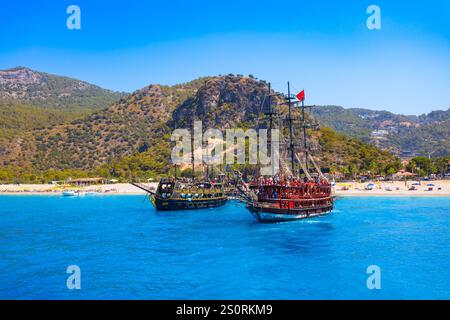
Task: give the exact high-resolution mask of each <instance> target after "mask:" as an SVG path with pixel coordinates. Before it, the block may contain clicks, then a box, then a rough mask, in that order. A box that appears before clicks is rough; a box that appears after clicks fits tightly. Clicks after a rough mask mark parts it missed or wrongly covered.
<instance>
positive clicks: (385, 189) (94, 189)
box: [0, 180, 450, 197]
mask: <svg viewBox="0 0 450 320" xmlns="http://www.w3.org/2000/svg"><path fill="white" fill-rule="evenodd" d="M428 184H433V186H432V189H433V190H432V191H428V188H430V186H427V185H428ZM412 185H414V186H415V187H416V189H417V190H414V191H409V190H408V189H409V188H410V187H411V186H412ZM148 186H149V187H153V188H155V189H156V187H157V183H150V184H148ZM366 186H367V183H359V182H339V183H336V186H335V187H334V189H335V193H334V194H335V196H337V197H450V180H440V181H431V182H422V183H421V185H417V183H416V182H415V181H408V182H407V183H405V182H404V181H402V182H400V181H395V182H376V183H374V187H373V190H365V189H366ZM438 189H440V190H438ZM64 190H78V191H80V192H83V193H85V192H89V193H90V194H88V195H83V196H108V195H145V194H146V192H145V191H143V190H141V189H139V188H137V187H135V186H133V185H131V184H129V183H116V184H104V185H93V186H85V187H74V186H57V185H51V184H23V185H12V184H7V185H0V196H1V195H17V196H20V195H48V196H62V193H63V191H64Z"/></svg>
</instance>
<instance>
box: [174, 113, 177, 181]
mask: <svg viewBox="0 0 450 320" xmlns="http://www.w3.org/2000/svg"><path fill="white" fill-rule="evenodd" d="M174 127H175V130H177V120H176V119H175V124H174ZM175 143H176V142H175ZM174 166H175V167H174V169H175V181H177V164H176V163H174Z"/></svg>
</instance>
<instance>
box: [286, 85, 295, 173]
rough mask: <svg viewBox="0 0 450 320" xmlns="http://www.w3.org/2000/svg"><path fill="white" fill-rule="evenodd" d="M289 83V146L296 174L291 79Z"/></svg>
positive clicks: (292, 166) (292, 165)
mask: <svg viewBox="0 0 450 320" xmlns="http://www.w3.org/2000/svg"><path fill="white" fill-rule="evenodd" d="M287 85H288V95H287V97H286V99H287V101H288V107H289V119H288V121H289V148H290V149H291V170H292V174H294V171H295V170H294V157H295V150H294V140H293V138H292V115H291V100H292V96H291V87H290V84H289V81H288V83H287Z"/></svg>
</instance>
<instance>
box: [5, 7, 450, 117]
mask: <svg viewBox="0 0 450 320" xmlns="http://www.w3.org/2000/svg"><path fill="white" fill-rule="evenodd" d="M393 2H394V1H385V0H383V1H380V0H373V1H364V0H359V1H356V0H354V1H351V0H348V1H344V0H342V1H334V2H333V3H331V1H323V0H317V1H304V0H296V1H283V0H280V1H266V0H258V1H254V0H250V1H244V0H240V1H236V0H228V1H213V0H209V1H195V0H182V1H181V0H172V1H145V2H144V1H135V0H128V1H95V0H88V1H84V0H71V1H65V0H55V1H24V0H16V1H14V2H12V1H10V2H9V3H6V1H4V2H3V3H2V4H1V5H0V39H1V41H0V68H1V69H6V68H10V67H14V66H18V65H21V66H27V67H31V68H33V69H36V70H40V71H45V72H49V73H55V74H60V75H67V76H71V77H75V78H79V79H82V80H86V81H88V82H91V83H95V84H98V85H100V86H102V87H105V88H108V89H113V90H120V91H130V92H131V91H134V90H136V89H139V88H141V87H143V86H145V85H148V84H151V83H161V84H175V83H180V82H186V81H189V80H192V79H194V78H197V77H199V76H205V75H217V74H228V73H235V74H253V75H255V76H256V77H258V78H260V79H265V80H267V81H270V82H272V83H273V86H274V87H275V88H276V89H279V90H283V89H284V88H285V82H286V81H287V80H290V81H291V83H292V84H293V86H294V88H295V89H297V90H300V89H302V88H304V89H305V91H306V95H307V103H308V104H337V105H342V106H345V107H361V108H371V109H386V110H389V111H393V112H398V113H406V114H421V113H426V112H429V111H431V110H435V109H447V108H449V107H450V90H449V87H450V86H449V84H450V1H447V0H428V1H423V0H418V1H417V0H416V1H402V0H400V1H395V3H393ZM70 4H76V5H78V6H79V7H80V8H81V30H68V29H67V27H66V19H67V17H68V15H67V14H66V8H67V7H68V6H69V5H70ZM371 4H376V5H378V6H379V7H380V8H381V19H382V20H381V23H382V29H381V30H369V29H368V28H367V27H366V19H367V17H368V15H367V13H366V9H367V7H368V6H369V5H371Z"/></svg>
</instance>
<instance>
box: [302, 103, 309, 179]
mask: <svg viewBox="0 0 450 320" xmlns="http://www.w3.org/2000/svg"><path fill="white" fill-rule="evenodd" d="M302 120H303V121H302V127H303V149H304V151H305V166H306V170H308V141H307V134H306V119H305V99H303V100H302Z"/></svg>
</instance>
